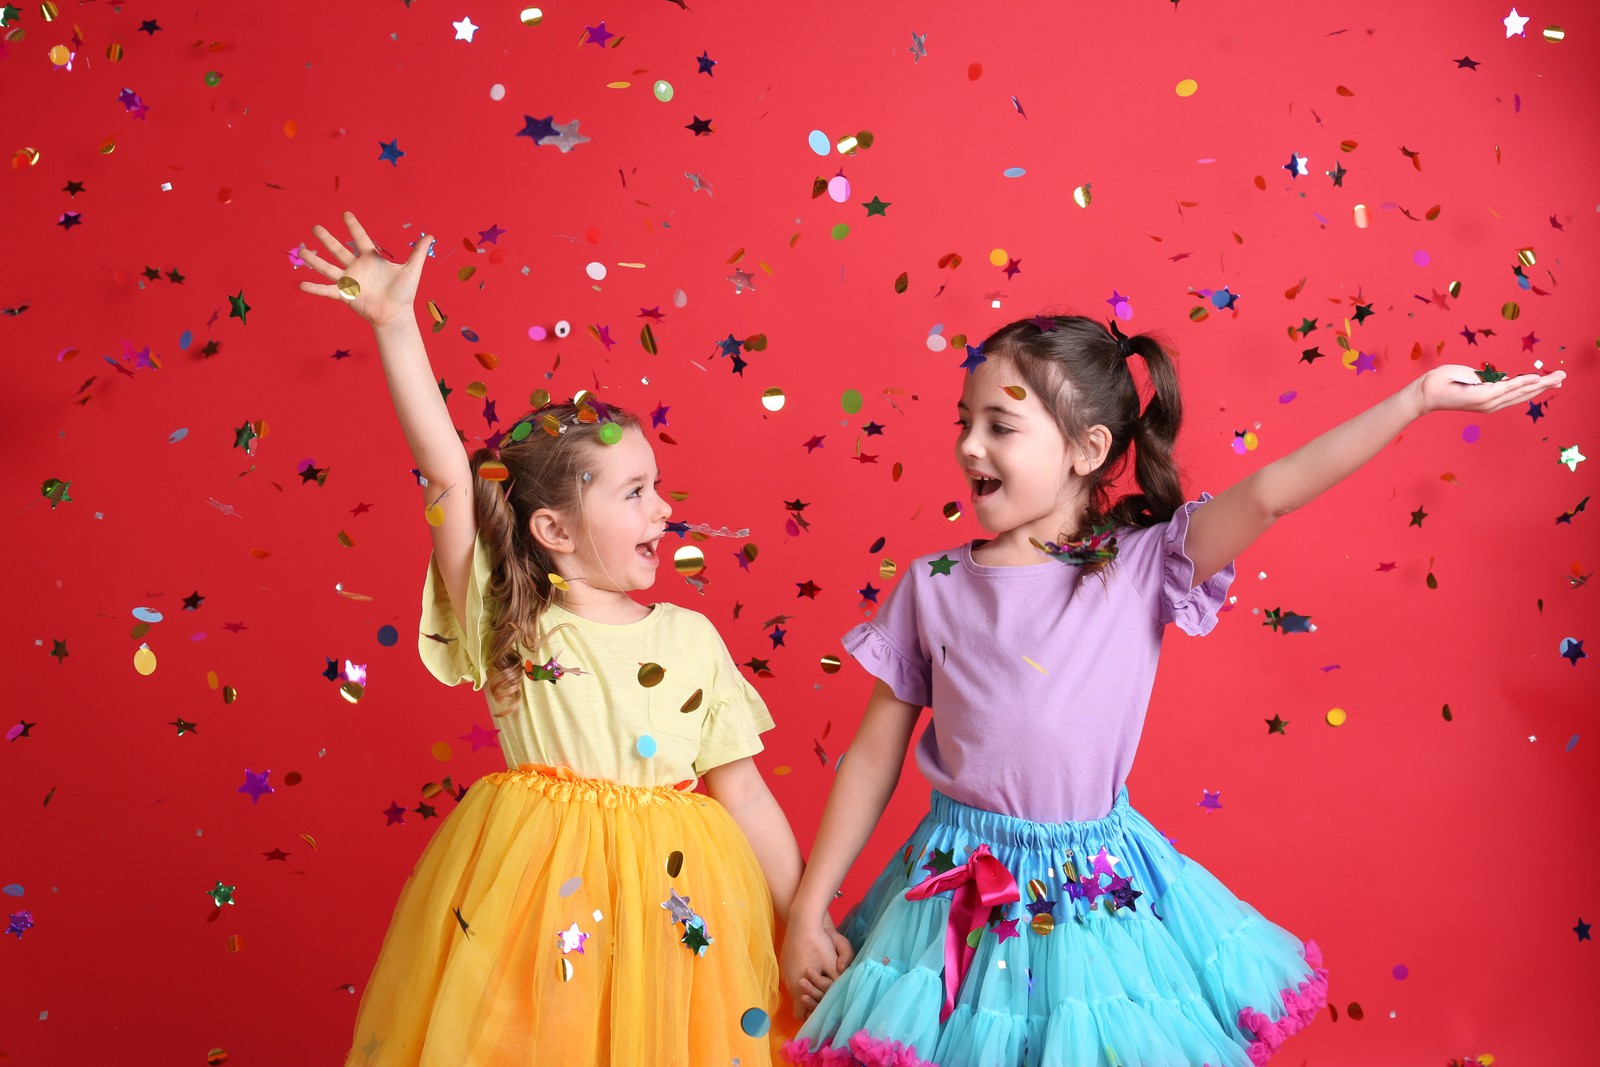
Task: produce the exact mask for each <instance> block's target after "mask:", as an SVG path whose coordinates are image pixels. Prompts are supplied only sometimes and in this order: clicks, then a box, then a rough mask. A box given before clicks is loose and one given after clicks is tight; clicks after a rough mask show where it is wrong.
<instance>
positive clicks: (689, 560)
mask: <svg viewBox="0 0 1600 1067" xmlns="http://www.w3.org/2000/svg"><path fill="white" fill-rule="evenodd" d="M672 568H673V570H675V571H677V572H678V573H679V574H680V575H682V576H683V577H685V578H690V577H693V576H694V575H696V574H699V573H700V572H701V571H703V570H705V569H706V554H705V553H704V552H702V551H700V549H699V548H697V547H696V546H694V545H683V546H682V547H680V548H679V549H678V550H677V551H676V552H674V553H673V554H672Z"/></svg>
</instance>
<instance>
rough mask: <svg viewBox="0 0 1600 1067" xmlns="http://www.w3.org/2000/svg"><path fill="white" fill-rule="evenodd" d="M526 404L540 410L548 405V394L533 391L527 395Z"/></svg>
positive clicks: (546, 392)
mask: <svg viewBox="0 0 1600 1067" xmlns="http://www.w3.org/2000/svg"><path fill="white" fill-rule="evenodd" d="M528 403H529V405H530V406H532V407H534V408H542V407H544V406H545V405H546V404H548V403H550V394H549V392H548V391H546V390H544V389H535V390H534V391H533V392H531V393H529V394H528Z"/></svg>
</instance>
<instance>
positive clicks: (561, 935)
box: [556, 923, 589, 956]
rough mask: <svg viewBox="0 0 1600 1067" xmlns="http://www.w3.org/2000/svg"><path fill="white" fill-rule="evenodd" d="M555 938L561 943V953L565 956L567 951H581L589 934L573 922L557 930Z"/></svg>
mask: <svg viewBox="0 0 1600 1067" xmlns="http://www.w3.org/2000/svg"><path fill="white" fill-rule="evenodd" d="M556 940H557V941H559V942H560V943H561V954H562V955H563V956H565V955H566V954H567V953H569V952H583V943H584V942H585V941H587V940H589V935H588V934H586V933H584V932H583V931H582V930H580V929H578V924H577V923H573V924H572V925H571V926H569V927H567V928H566V929H565V930H557V931H556Z"/></svg>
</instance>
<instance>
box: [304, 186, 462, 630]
mask: <svg viewBox="0 0 1600 1067" xmlns="http://www.w3.org/2000/svg"><path fill="white" fill-rule="evenodd" d="M344 222H345V225H346V226H347V227H349V230H350V236H351V238H352V240H353V241H354V243H355V246H356V254H354V255H352V254H351V253H350V250H349V249H347V248H345V247H344V245H342V244H340V243H339V242H338V241H336V240H334V239H333V235H332V234H330V233H329V232H328V231H327V230H325V229H323V228H322V227H321V226H313V227H312V228H311V232H312V234H313V235H315V236H316V238H317V239H318V240H319V241H321V242H322V247H323V248H325V249H326V250H327V253H328V255H329V256H331V257H332V258H333V260H334V261H335V263H336V264H337V265H335V263H329V262H327V260H325V259H323V258H322V257H321V256H319V255H317V254H316V253H315V252H312V251H310V250H309V249H307V248H306V247H305V246H304V245H301V246H300V253H301V258H302V259H304V260H305V262H306V265H307V266H309V267H310V268H311V269H312V270H314V271H316V272H317V273H318V274H320V275H322V276H323V277H324V278H327V279H329V281H330V283H332V284H327V285H319V284H317V283H314V282H301V283H300V289H301V290H302V291H303V292H307V293H314V294H316V295H318V296H327V297H332V298H333V299H335V300H339V301H342V302H344V303H347V304H349V305H350V307H351V309H352V310H354V311H355V312H356V314H358V315H360V316H361V317H362V318H363V319H365V320H366V321H367V322H368V323H369V324H370V325H371V326H372V333H373V337H374V338H375V339H376V341H377V344H378V357H379V359H380V361H381V362H382V363H383V373H384V377H385V378H386V379H387V380H388V383H389V396H390V398H391V399H392V400H393V401H394V410H395V414H396V415H397V416H399V419H400V429H401V430H402V431H403V432H404V433H405V437H406V443H407V444H408V445H410V446H411V455H412V458H413V459H414V460H415V461H416V464H417V470H418V471H420V472H421V473H422V476H423V477H424V478H426V479H427V481H428V484H427V485H425V486H423V487H422V497H423V507H424V508H428V507H430V506H432V505H433V504H438V505H439V508H440V511H442V513H443V515H442V521H441V522H440V523H439V525H437V526H435V525H433V524H432V521H431V520H430V523H429V528H430V530H431V532H432V535H433V553H434V559H435V561H436V562H437V563H438V565H439V573H440V575H441V576H442V577H443V578H444V586H445V592H446V593H447V594H448V595H449V597H450V604H451V606H452V607H454V608H455V610H456V613H457V614H458V615H459V614H460V613H461V612H462V611H463V609H464V608H465V607H466V589H467V577H468V575H469V574H470V573H471V569H472V542H473V539H474V538H475V537H476V536H477V532H478V523H477V516H476V514H475V512H474V511H473V501H472V467H471V464H469V463H468V462H467V455H466V452H465V451H464V450H463V449H462V447H461V440H460V438H459V437H458V436H457V435H456V429H455V425H454V424H453V423H452V422H451V421H450V412H449V409H447V408H446V407H445V403H444V397H443V396H441V395H440V393H439V386H438V384H437V383H436V382H435V381H434V377H433V368H432V367H431V366H429V364H428V353H427V350H426V349H425V348H424V347H423V344H422V331H421V330H419V329H418V328H417V317H416V312H415V310H414V308H413V305H414V303H415V302H416V296H417V283H418V281H419V280H420V279H421V277H422V265H423V263H424V262H425V261H426V260H427V255H428V250H429V249H430V248H432V247H433V238H432V237H430V236H428V235H426V234H424V235H422V236H421V239H420V240H418V241H417V244H416V247H414V248H413V249H412V250H411V255H410V256H409V257H408V258H407V259H406V261H405V263H403V264H401V263H391V262H389V261H388V260H387V259H385V258H384V256H383V254H382V253H381V252H379V251H378V249H377V246H376V245H374V244H373V243H372V238H370V237H368V236H367V231H366V230H365V229H364V228H362V225H361V223H360V222H358V221H357V220H356V217H355V216H354V215H352V214H351V213H350V212H348V211H346V212H345V213H344ZM347 279H348V280H347ZM351 283H353V285H352V284H351ZM341 285H343V286H344V287H345V289H348V290H350V292H348V293H347V292H345V291H343V290H341ZM434 515H435V517H441V516H440V515H439V513H438V512H435V513H434Z"/></svg>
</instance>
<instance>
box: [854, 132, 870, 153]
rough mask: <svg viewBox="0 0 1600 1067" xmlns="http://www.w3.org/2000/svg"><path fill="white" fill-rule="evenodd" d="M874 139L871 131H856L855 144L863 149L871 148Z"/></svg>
mask: <svg viewBox="0 0 1600 1067" xmlns="http://www.w3.org/2000/svg"><path fill="white" fill-rule="evenodd" d="M873 140H874V138H873V136H872V131H871V130H858V131H856V144H857V145H859V146H860V147H861V148H863V149H867V148H871V147H872V142H873Z"/></svg>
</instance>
